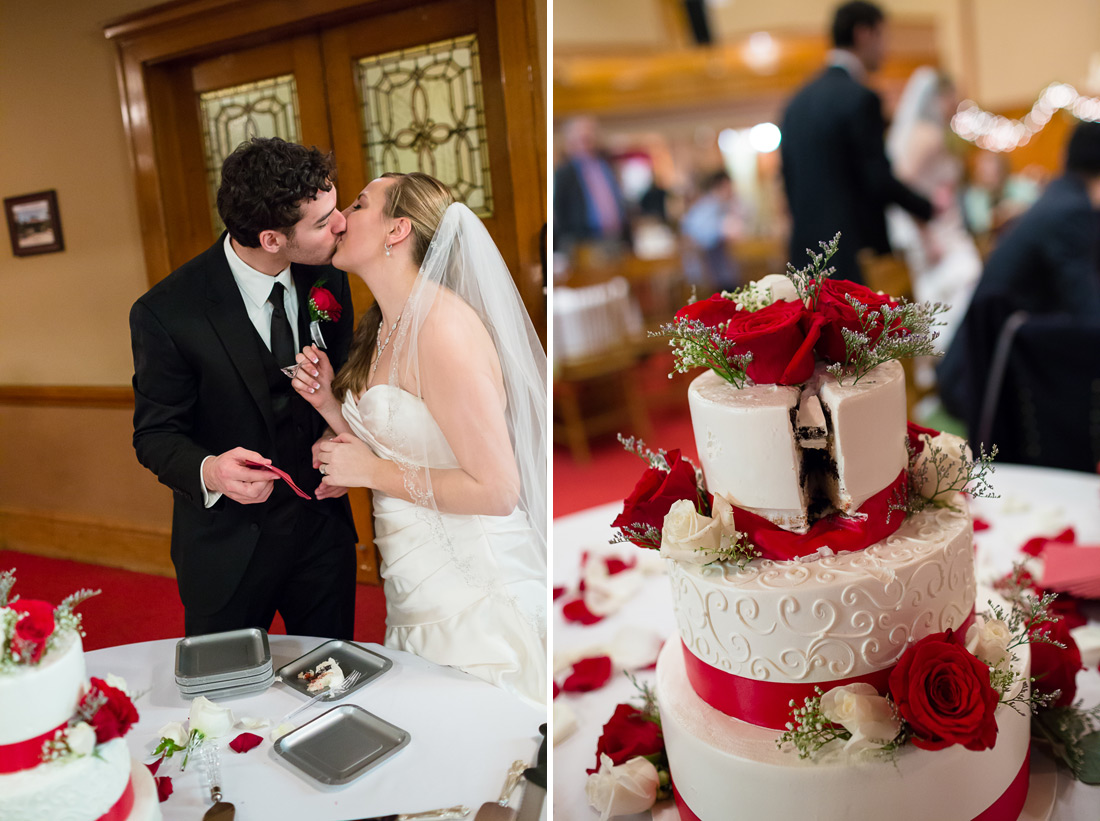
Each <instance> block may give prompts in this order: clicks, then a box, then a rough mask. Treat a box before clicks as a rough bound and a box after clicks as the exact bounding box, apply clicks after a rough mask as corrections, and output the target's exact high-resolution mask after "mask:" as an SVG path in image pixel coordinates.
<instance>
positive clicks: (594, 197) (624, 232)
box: [554, 117, 630, 251]
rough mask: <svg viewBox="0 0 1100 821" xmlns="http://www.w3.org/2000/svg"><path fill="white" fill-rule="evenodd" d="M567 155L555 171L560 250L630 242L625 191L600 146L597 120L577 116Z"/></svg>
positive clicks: (567, 136) (565, 138)
mask: <svg viewBox="0 0 1100 821" xmlns="http://www.w3.org/2000/svg"><path fill="white" fill-rule="evenodd" d="M562 145H563V147H564V149H565V155H566V159H565V162H563V163H562V164H561V165H560V166H558V168H557V169H556V170H555V171H554V248H555V250H560V251H569V250H570V249H571V248H572V247H573V246H574V245H576V244H577V243H580V242H588V241H602V240H611V241H622V242H629V240H630V223H629V222H628V220H627V214H626V207H625V205H624V202H623V195H622V189H621V187H620V186H619V181H618V179H617V178H616V176H615V172H614V170H613V169H612V168H611V164H610V163H609V162H608V161H607V159H606V158H605V157H604V156H603V153H602V152H601V150H600V147H599V133H598V131H597V128H596V122H595V120H593V119H591V118H590V117H577V118H575V119H572V120H569V121H568V122H567V123H566V124H565V127H564V128H563V130H562Z"/></svg>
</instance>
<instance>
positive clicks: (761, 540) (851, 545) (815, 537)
mask: <svg viewBox="0 0 1100 821" xmlns="http://www.w3.org/2000/svg"><path fill="white" fill-rule="evenodd" d="M908 481H909V473H908V469H905V470H902V472H901V473H899V474H898V478H897V479H895V480H894V481H893V482H891V483H890V484H889V485H887V486H886V487H884V488H883V489H882V490H880V491H879V492H878V493H876V494H875V495H874V496H872V497H871V498H869V499H868V500H867V501H866V502H864V503H863V504H862V505H860V506H859V512H858V513H857V515H855V516H843V515H841V514H839V513H833V514H831V515H829V516H826V517H825V518H823V519H818V520H817V521H816V522H814V523H813V525H811V526H810V529H809V530H808V531H807V532H806V533H790V532H788V531H786V530H784V529H783V528H781V527H779V525H776V524H772V523H771V522H769V521H768V520H767V519H765V518H764V517H763V516H757V515H756V514H755V513H751V512H749V511H748V510H745V509H744V508H740V507H734V508H733V521H734V523H735V525H736V526H737V529H738V530H739V531H741V532H742V533H745V534H747V535H748V537H749V541H751V542H752V543H753V544H754V545H756V547H757V548H759V549H760V555H761V556H762V557H763V558H765V559H774V560H776V561H787V560H790V559H796V558H798V557H799V556H809V555H812V554H814V553H816V552H817V550H818V548H820V547H828V548H830V549H831V550H832V551H833V552H834V553H839V552H840V551H842V550H848V551H853V552H854V551H856V550H863V549H864V548H865V547H870V546H871V545H873V544H874V543H875V542H880V541H882V540H883V539H885V538H886V537H887V536H889V535H890V534H892V533H893V532H894V531H896V530H897V529H898V528H899V527H901V523H902V522H904V521H905V511H904V510H893V511H891V510H890V504H891V503H892V502H894V501H895V497H897V499H899V500H900V501H901V502H902V503H904V501H905V496H906V487H907V483H908Z"/></svg>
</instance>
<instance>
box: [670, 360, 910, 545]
mask: <svg viewBox="0 0 1100 821" xmlns="http://www.w3.org/2000/svg"><path fill="white" fill-rule="evenodd" d="M845 381H846V382H848V383H849V384H841V383H840V382H838V381H837V379H836V377H834V376H833V375H831V374H829V373H827V372H826V371H825V368H824V365H821V364H819V365H818V366H817V370H816V371H815V373H814V376H813V378H812V379H810V380H809V381H808V382H807V383H806V384H804V385H802V386H797V385H746V386H745V387H743V388H737V387H735V386H733V385H731V384H730V383H729V382H726V381H725V380H723V379H722V378H721V377H720V376H718V375H717V374H716V373H715V372H714V371H709V370H708V371H706V372H704V373H703V374H701V375H700V376H698V377H696V379H695V380H694V381H693V382H692V383H691V386H690V387H689V388H688V403H689V405H690V408H691V422H692V427H693V428H694V431H695V444H696V447H697V448H698V451H699V459H700V461H701V462H702V467H703V474H704V476H705V478H706V484H707V489H708V490H709V491H710V492H711V493H714V494H721V495H722V496H724V497H725V498H726V499H727V500H728V501H729V502H730V503H731V504H733V505H735V506H737V507H741V508H745V509H746V510H750V511H752V512H753V513H756V514H758V515H760V516H763V517H765V518H767V519H768V520H769V521H771V522H773V523H775V524H776V525H778V526H779V527H782V528H784V529H785V530H789V531H791V532H794V533H804V532H806V531H807V530H808V529H809V527H810V525H811V524H812V523H813V521H814V520H815V519H817V518H820V517H821V516H825V515H827V514H829V513H832V512H837V511H839V512H841V513H855V512H857V511H858V510H859V507H860V505H862V504H863V503H864V502H865V501H867V499H869V498H870V497H871V496H874V495H875V494H876V493H878V492H879V491H881V490H883V489H884V488H886V487H887V486H888V485H890V484H891V483H892V482H894V481H895V480H896V479H897V478H898V475H899V474H900V473H901V471H902V470H904V469H905V467H906V465H907V464H908V452H907V451H906V448H905V440H906V408H905V375H904V372H903V370H902V366H901V364H900V363H899V362H897V361H889V362H885V363H883V364H881V365H879V366H878V367H877V368H875V369H874V370H873V371H871V373H869V374H868V375H866V376H864V377H863V378H862V379H860V380H859V381H858V382H856V383H855V384H851V383H850V379H846V380H845Z"/></svg>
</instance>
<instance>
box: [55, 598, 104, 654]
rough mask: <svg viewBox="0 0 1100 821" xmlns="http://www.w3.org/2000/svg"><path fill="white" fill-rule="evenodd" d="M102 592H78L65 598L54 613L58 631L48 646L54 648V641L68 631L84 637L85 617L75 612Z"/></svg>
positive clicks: (56, 630)
mask: <svg viewBox="0 0 1100 821" xmlns="http://www.w3.org/2000/svg"><path fill="white" fill-rule="evenodd" d="M102 592H103V591H102V590H88V589H83V590H77V591H76V592H75V593H73V594H72V595H71V596H67V597H65V598H64V599H63V600H62V602H61V604H59V605H58V606H57V607H56V608H54V611H53V620H54V624H55V625H56V629H55V630H54V632H53V634H52V635H51V636H50V641H49V645H48V646H53V643H54V640H55V639H59V638H60V636H61V635H62V634H63V633H65V632H66V631H68V630H72V631H73V632H74V633H78V634H79V635H81V636H83V635H84V628H83V627H82V626H81V622H82V620H83V616H82V615H81V614H80V613H74V612H73V610H74V608H76V607H79V606H80V605H81V604H83V603H84V602H86V601H87V600H88V599H90V598H92V597H93V596H98V595H99V594H100V593H102Z"/></svg>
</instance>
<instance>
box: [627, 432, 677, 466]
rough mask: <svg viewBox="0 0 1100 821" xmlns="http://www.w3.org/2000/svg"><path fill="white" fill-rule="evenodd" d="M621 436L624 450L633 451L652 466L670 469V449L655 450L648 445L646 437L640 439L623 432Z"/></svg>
mask: <svg viewBox="0 0 1100 821" xmlns="http://www.w3.org/2000/svg"><path fill="white" fill-rule="evenodd" d="M618 436H619V442H620V443H621V444H622V446H623V450H625V451H627V452H628V453H633V454H634V455H635V456H637V457H638V458H639V459H641V460H642V461H644V462H646V463H647V464H648V465H649V466H650V467H651V468H657V470H665V471H667V470H668V467H669V466H668V458H667V457H668V451H666V450H658V451H657V452H654V451H652V450H650V449H649V448H647V447H646V445H645V440H644V439H638V438H636V437H634V436H623V435H622V434H621V433H620V434H619V435H618Z"/></svg>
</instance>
